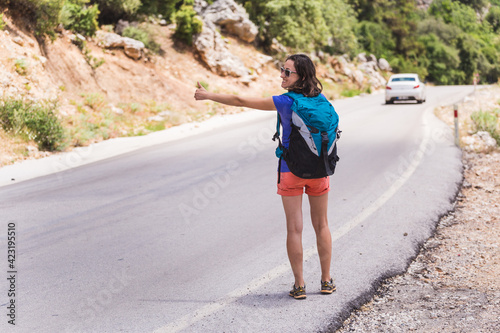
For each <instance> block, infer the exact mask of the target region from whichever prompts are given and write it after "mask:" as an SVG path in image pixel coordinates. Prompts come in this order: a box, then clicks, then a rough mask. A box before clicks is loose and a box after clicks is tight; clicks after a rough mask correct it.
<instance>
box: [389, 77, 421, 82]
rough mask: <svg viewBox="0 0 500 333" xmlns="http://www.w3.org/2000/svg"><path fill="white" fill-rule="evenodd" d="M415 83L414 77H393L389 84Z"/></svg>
mask: <svg viewBox="0 0 500 333" xmlns="http://www.w3.org/2000/svg"><path fill="white" fill-rule="evenodd" d="M402 81H415V78H414V77H395V78H393V79H392V80H391V82H402Z"/></svg>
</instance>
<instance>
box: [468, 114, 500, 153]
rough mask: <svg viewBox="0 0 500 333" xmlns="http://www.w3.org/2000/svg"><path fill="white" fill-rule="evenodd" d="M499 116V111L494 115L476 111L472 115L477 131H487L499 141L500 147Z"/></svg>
mask: <svg viewBox="0 0 500 333" xmlns="http://www.w3.org/2000/svg"><path fill="white" fill-rule="evenodd" d="M499 115H500V111H499V110H495V111H493V112H492V113H490V112H484V111H476V112H474V113H473V114H472V115H471V119H472V122H473V123H474V126H475V128H476V131H477V132H479V131H485V132H488V133H490V135H491V137H492V138H493V139H495V140H496V141H497V144H498V145H500V131H499V130H498V117H499Z"/></svg>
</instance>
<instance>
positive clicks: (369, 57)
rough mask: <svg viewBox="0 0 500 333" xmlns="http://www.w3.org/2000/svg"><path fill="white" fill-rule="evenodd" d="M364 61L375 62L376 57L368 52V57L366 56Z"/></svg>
mask: <svg viewBox="0 0 500 333" xmlns="http://www.w3.org/2000/svg"><path fill="white" fill-rule="evenodd" d="M366 61H373V62H375V63H376V62H377V57H375V55H373V54H370V55H369V56H368V57H366Z"/></svg>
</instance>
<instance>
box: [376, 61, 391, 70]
mask: <svg viewBox="0 0 500 333" xmlns="http://www.w3.org/2000/svg"><path fill="white" fill-rule="evenodd" d="M378 68H380V70H381V71H384V72H390V71H392V68H391V65H389V62H388V61H387V60H385V59H384V58H380V59H379V60H378Z"/></svg>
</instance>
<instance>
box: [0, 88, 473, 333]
mask: <svg viewBox="0 0 500 333" xmlns="http://www.w3.org/2000/svg"><path fill="white" fill-rule="evenodd" d="M472 90H473V88H472V87H471V86H459V87H435V88H434V87H432V88H429V89H428V98H427V102H426V103H424V104H395V105H384V104H383V95H380V94H378V95H370V96H366V97H362V98H351V99H346V100H338V101H334V106H335V107H336V109H337V111H338V113H339V115H340V119H341V120H340V126H341V129H342V130H343V134H342V138H341V140H340V142H339V155H340V157H341V160H340V162H339V164H338V165H337V171H336V173H335V175H334V176H333V177H332V178H331V187H332V191H331V192H330V206H329V222H330V226H331V230H332V236H333V240H334V242H333V276H334V278H335V280H336V284H337V289H338V291H337V292H336V293H334V294H332V295H328V296H325V295H321V294H319V280H320V270H319V262H318V259H317V255H316V250H315V237H314V232H313V229H312V226H311V225H310V220H309V219H307V218H306V220H305V222H306V223H305V228H304V236H303V243H304V249H305V254H304V256H305V260H306V261H305V265H304V270H305V279H306V285H307V292H308V297H307V299H306V300H304V301H297V300H294V299H292V298H290V297H288V295H287V294H288V291H289V289H290V287H291V285H292V283H293V276H292V273H291V270H290V268H289V263H288V259H287V256H286V251H285V237H286V234H285V224H284V223H285V222H284V213H283V211H282V207H281V200H280V197H279V196H278V195H276V185H275V183H276V171H275V170H276V167H277V159H276V158H275V157H274V149H275V143H274V142H273V141H271V140H270V138H271V136H272V134H273V131H274V129H273V127H274V126H275V125H274V124H275V114H274V113H273V112H269V114H268V115H264V116H263V117H258V118H256V119H255V120H253V121H248V122H246V123H244V124H241V125H240V126H237V127H227V126H226V127H222V128H219V129H217V130H212V131H209V132H206V133H203V134H200V135H194V136H190V137H186V138H183V139H181V140H177V141H172V142H169V143H165V144H161V145H155V146H151V147H148V148H143V149H139V150H136V151H133V152H129V153H126V154H124V155H120V156H116V157H113V158H109V159H105V160H102V161H99V162H95V163H92V164H88V165H85V166H81V167H78V168H74V169H70V170H67V171H63V172H59V173H55V174H52V175H48V176H44V177H39V178H35V179H31V180H27V181H24V182H20V183H18V184H14V185H8V186H3V187H0V211H1V216H2V219H1V224H0V228H1V229H0V252H1V253H3V255H1V256H0V257H1V260H0V265H1V267H2V270H3V271H4V276H7V277H9V276H11V275H12V274H9V273H8V271H11V270H12V269H9V267H8V263H7V251H8V244H7V232H8V229H9V226H10V227H12V228H11V229H15V233H16V244H15V251H16V260H15V262H14V264H15V266H14V271H15V272H16V273H15V274H14V275H15V279H14V283H13V284H12V283H11V282H12V281H8V280H7V279H5V278H4V279H1V281H2V282H1V283H0V290H1V291H0V295H1V297H0V304H1V306H0V312H2V316H1V317H0V318H3V319H1V322H0V331H2V332H6V331H7V332H10V331H12V332H317V331H328V330H332V329H334V328H335V327H338V325H339V324H341V322H342V320H343V319H345V318H346V317H347V315H348V314H349V312H350V311H351V310H352V309H353V308H355V307H356V306H359V305H360V304H362V303H363V302H364V301H366V300H367V299H368V298H369V297H370V296H371V295H372V294H373V292H374V288H375V287H376V286H377V285H378V283H379V282H380V281H381V280H382V279H384V278H385V277H388V276H392V275H394V274H397V273H400V272H403V271H404V270H405V268H406V266H407V265H408V263H409V262H410V260H411V259H412V258H413V257H414V256H415V255H416V254H417V252H418V248H419V245H420V244H422V243H423V241H424V240H425V239H426V238H428V237H429V236H430V235H431V234H432V232H433V229H434V226H435V224H436V222H437V221H438V218H439V217H440V216H441V215H443V214H445V213H446V212H447V211H448V210H450V209H451V208H452V205H451V201H452V199H453V198H454V195H455V194H456V193H457V191H458V188H459V185H460V182H461V179H462V176H461V162H460V151H459V150H458V149H457V148H456V147H455V146H454V145H453V135H452V131H451V130H450V129H449V128H447V127H446V126H445V125H444V124H443V123H441V122H440V121H438V120H437V119H436V118H435V117H434V116H433V114H432V109H433V108H434V107H436V106H439V105H444V104H451V103H455V102H458V101H459V100H461V99H462V98H463V97H465V96H466V95H467V94H469V93H471V92H472ZM263 112H267V111H263ZM304 214H305V216H307V214H308V207H307V200H305V202H304ZM12 287H14V289H15V297H8V296H7V294H8V290H9V289H12ZM11 299H13V300H14V302H15V310H14V313H15V323H16V326H15V329H12V325H9V324H8V320H10V318H9V317H8V316H7V315H8V314H9V313H11V312H12V311H11V310H10V309H8V306H10V307H11V308H12V306H11V305H10V304H11V303H10V302H11Z"/></svg>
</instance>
